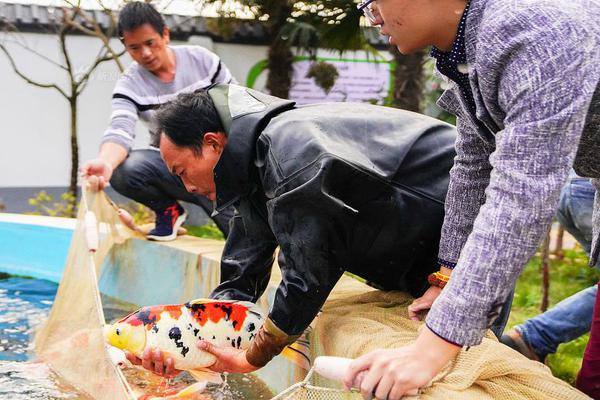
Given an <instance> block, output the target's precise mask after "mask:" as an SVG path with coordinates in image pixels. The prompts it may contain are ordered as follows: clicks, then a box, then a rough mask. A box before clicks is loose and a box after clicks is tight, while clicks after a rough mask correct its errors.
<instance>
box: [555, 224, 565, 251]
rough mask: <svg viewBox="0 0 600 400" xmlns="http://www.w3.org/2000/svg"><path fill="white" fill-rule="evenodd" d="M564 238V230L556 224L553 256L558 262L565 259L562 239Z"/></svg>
mask: <svg viewBox="0 0 600 400" xmlns="http://www.w3.org/2000/svg"><path fill="white" fill-rule="evenodd" d="M564 236H565V228H563V226H562V225H561V224H558V231H557V232H556V242H554V243H555V244H554V252H553V253H554V255H555V256H556V258H557V259H558V260H562V259H563V258H565V253H564V252H563V238H564Z"/></svg>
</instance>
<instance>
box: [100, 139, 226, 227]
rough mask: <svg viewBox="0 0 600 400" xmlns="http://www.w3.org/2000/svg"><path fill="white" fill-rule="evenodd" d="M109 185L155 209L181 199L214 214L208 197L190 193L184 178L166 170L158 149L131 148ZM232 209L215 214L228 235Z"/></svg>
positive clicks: (218, 224)
mask: <svg viewBox="0 0 600 400" xmlns="http://www.w3.org/2000/svg"><path fill="white" fill-rule="evenodd" d="M110 185H111V186H112V187H113V189H115V190H116V191H117V192H119V193H120V194H122V195H123V196H126V197H129V198H130V199H133V200H135V201H137V202H139V203H142V204H143V205H145V206H146V207H148V208H150V209H152V210H153V211H154V212H158V213H160V212H162V211H163V210H165V209H166V208H167V207H169V206H171V205H173V203H175V202H176V201H178V200H182V201H186V202H188V203H193V204H196V205H198V206H200V207H202V209H203V210H204V212H205V213H206V214H207V215H209V216H211V215H212V212H213V205H212V202H211V201H210V200H209V199H208V198H206V197H205V196H201V195H197V194H193V193H190V192H188V191H187V190H186V189H185V186H183V183H182V182H181V179H179V178H178V177H177V176H175V175H173V174H171V172H170V171H169V170H168V169H167V166H166V165H165V163H164V161H163V160H162V158H160V152H159V151H158V149H154V148H149V149H139V150H132V151H131V152H130V153H129V156H128V157H127V158H126V159H125V161H123V163H122V164H121V165H119V167H118V168H117V169H115V171H114V173H113V176H112V178H111V179H110ZM232 216H233V209H231V208H230V209H227V210H225V211H224V212H221V213H219V214H217V215H215V216H213V217H211V218H212V219H213V221H214V222H215V224H217V226H218V227H219V229H220V230H221V232H223V235H225V237H227V235H228V234H229V220H230V219H231V217H232Z"/></svg>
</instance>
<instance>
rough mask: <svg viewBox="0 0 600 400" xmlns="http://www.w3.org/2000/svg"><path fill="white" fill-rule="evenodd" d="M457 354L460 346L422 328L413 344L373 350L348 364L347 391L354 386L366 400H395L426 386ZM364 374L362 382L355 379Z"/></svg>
mask: <svg viewBox="0 0 600 400" xmlns="http://www.w3.org/2000/svg"><path fill="white" fill-rule="evenodd" d="M459 352H460V347H459V346H456V345H453V344H451V343H449V342H446V341H445V340H443V339H441V338H439V337H438V336H437V335H435V334H434V333H433V332H431V331H430V330H429V329H428V328H427V327H424V328H423V330H422V331H421V333H420V334H419V337H418V338H417V340H416V342H415V343H412V344H410V345H408V346H405V347H400V348H397V349H386V350H375V351H372V352H370V353H367V354H365V355H364V356H362V357H359V358H357V359H356V360H354V361H353V362H352V364H350V368H348V372H347V373H346V376H345V378H344V385H345V386H346V388H347V389H350V388H352V387H353V386H355V385H357V386H359V387H360V392H361V394H362V396H363V398H364V399H365V400H370V399H372V398H373V397H375V398H376V399H381V400H384V399H386V400H398V399H401V398H402V396H403V395H407V394H410V392H412V391H414V390H415V389H419V388H421V387H423V386H425V385H427V384H428V383H429V382H430V381H431V380H432V379H433V378H434V377H435V376H436V375H437V374H438V373H439V372H440V371H441V370H442V368H443V367H444V366H445V365H446V364H447V363H448V362H449V361H450V360H452V359H453V358H455V357H456V355H457V354H458V353H459ZM361 371H365V372H366V373H365V374H364V376H363V378H362V381H361V382H356V381H355V380H356V377H357V376H358V374H359V373H360V372H361Z"/></svg>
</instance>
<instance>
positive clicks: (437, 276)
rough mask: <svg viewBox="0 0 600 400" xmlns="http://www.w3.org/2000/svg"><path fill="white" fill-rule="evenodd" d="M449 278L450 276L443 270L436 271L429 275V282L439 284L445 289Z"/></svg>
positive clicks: (438, 285) (433, 284) (434, 284)
mask: <svg viewBox="0 0 600 400" xmlns="http://www.w3.org/2000/svg"><path fill="white" fill-rule="evenodd" d="M449 280H450V277H449V276H448V275H444V274H442V273H441V272H434V273H432V274H430V275H429V276H428V277H427V282H429V284H430V285H432V286H437V287H439V288H440V289H443V288H444V286H446V284H447V283H448V281H449Z"/></svg>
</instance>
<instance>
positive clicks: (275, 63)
mask: <svg viewBox="0 0 600 400" xmlns="http://www.w3.org/2000/svg"><path fill="white" fill-rule="evenodd" d="M267 68H268V69H269V75H268V76H267V89H268V90H269V93H271V94H272V95H273V96H277V97H281V98H282V99H287V98H288V97H289V95H290V88H291V87H292V78H293V75H294V54H293V53H292V50H291V49H290V47H289V46H288V45H287V43H285V42H284V41H282V40H279V38H275V42H274V43H273V44H272V45H271V47H270V48H269V58H268V61H267Z"/></svg>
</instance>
